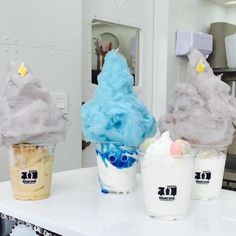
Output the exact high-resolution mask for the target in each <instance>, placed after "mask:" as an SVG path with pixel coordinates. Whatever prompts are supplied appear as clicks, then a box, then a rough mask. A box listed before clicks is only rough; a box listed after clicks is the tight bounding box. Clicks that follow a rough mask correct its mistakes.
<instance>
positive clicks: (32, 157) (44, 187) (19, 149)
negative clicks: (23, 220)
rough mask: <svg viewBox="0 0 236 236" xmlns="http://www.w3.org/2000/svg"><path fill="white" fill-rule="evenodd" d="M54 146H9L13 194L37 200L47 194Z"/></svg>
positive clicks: (50, 179)
mask: <svg viewBox="0 0 236 236" xmlns="http://www.w3.org/2000/svg"><path fill="white" fill-rule="evenodd" d="M54 148H55V146H48V145H33V144H16V145H12V146H11V147H10V176H11V184H12V191H13V196H14V197H15V198H16V199H19V200H39V199H44V198H47V197H48V196H49V193H50V188H51V182H52V164H53V156H54Z"/></svg>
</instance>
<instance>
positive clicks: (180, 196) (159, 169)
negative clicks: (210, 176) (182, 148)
mask: <svg viewBox="0 0 236 236" xmlns="http://www.w3.org/2000/svg"><path fill="white" fill-rule="evenodd" d="M193 160H194V159H193V156H192V155H185V156H181V157H177V156H176V157H173V156H168V155H158V154H155V153H152V154H144V155H143V158H141V171H142V184H143V196H144V203H145V208H146V212H147V214H148V215H149V216H151V217H155V218H158V219H160V220H178V219H182V218H184V217H185V216H186V215H187V212H188V209H189V203H190V198H191V186H192V178H193V165H194V161H193Z"/></svg>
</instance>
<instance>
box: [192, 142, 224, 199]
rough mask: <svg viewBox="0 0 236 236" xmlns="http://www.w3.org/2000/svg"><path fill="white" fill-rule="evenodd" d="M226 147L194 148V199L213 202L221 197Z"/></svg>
mask: <svg viewBox="0 0 236 236" xmlns="http://www.w3.org/2000/svg"><path fill="white" fill-rule="evenodd" d="M226 149H227V148H226V147H210V146H193V152H194V156H195V165H194V179H193V187H192V198H194V199H202V200H211V199H215V198H217V197H218V196H219V195H220V192H221V188H222V182H223V176H224V167H225V161H226Z"/></svg>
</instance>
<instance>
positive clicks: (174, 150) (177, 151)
mask: <svg viewBox="0 0 236 236" xmlns="http://www.w3.org/2000/svg"><path fill="white" fill-rule="evenodd" d="M182 154H183V150H182V147H181V145H180V144H178V143H177V142H175V143H172V144H171V146H170V155H172V156H180V155H182Z"/></svg>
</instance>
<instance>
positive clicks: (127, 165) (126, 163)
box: [96, 142, 138, 193]
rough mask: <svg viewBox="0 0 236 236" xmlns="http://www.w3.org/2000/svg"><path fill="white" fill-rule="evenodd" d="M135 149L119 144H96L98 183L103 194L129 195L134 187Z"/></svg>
mask: <svg viewBox="0 0 236 236" xmlns="http://www.w3.org/2000/svg"><path fill="white" fill-rule="evenodd" d="M137 154H138V152H137V148H132V147H126V146H124V145H122V144H119V143H112V142H108V143H98V144H96V156H97V166H98V175H99V182H100V186H101V191H102V192H103V193H129V192H131V191H133V190H134V189H135V186H136V167H137Z"/></svg>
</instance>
